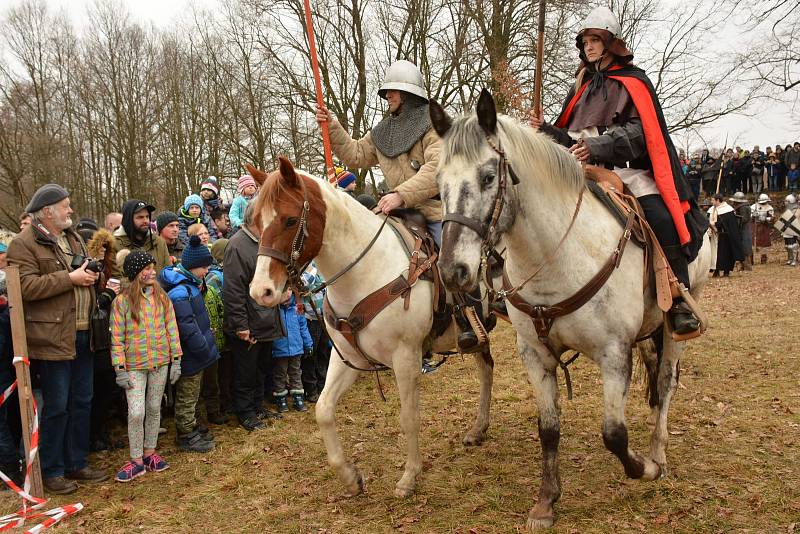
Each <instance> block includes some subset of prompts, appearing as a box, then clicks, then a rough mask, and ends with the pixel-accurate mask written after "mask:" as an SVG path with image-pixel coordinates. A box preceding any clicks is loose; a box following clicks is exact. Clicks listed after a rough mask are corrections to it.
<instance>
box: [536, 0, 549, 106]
mask: <svg viewBox="0 0 800 534" xmlns="http://www.w3.org/2000/svg"><path fill="white" fill-rule="evenodd" d="M545 5H546V2H545V0H539V36H538V38H537V40H536V72H535V74H534V76H535V78H534V80H533V84H534V85H533V111H534V113H536V114H537V115H541V114H542V76H543V74H544V13H545Z"/></svg>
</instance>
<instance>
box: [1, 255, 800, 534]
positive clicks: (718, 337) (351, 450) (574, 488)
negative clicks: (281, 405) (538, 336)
mask: <svg viewBox="0 0 800 534" xmlns="http://www.w3.org/2000/svg"><path fill="white" fill-rule="evenodd" d="M784 257H785V256H784V255H783V254H782V249H780V250H779V249H778V248H777V247H776V248H775V249H774V252H773V253H772V254H771V263H769V264H768V265H766V266H757V268H756V270H755V271H754V272H751V273H739V272H736V273H734V274H733V275H732V276H731V278H729V279H714V280H712V281H711V282H710V284H709V286H708V288H707V291H706V292H705V295H704V297H703V300H702V302H703V305H704V306H705V308H706V310H707V311H708V312H709V316H710V319H711V328H710V330H709V332H708V334H707V335H705V336H703V337H702V338H700V339H698V340H695V341H692V342H689V343H688V346H687V350H686V353H685V357H684V359H683V361H682V362H681V368H682V371H681V383H680V387H679V391H678V392H677V395H676V396H675V398H674V400H673V402H672V410H671V417H670V447H669V450H668V459H669V462H670V467H669V474H668V476H667V477H666V478H664V479H662V480H659V481H656V482H649V483H647V482H638V481H631V480H627V479H626V478H625V477H624V474H623V471H622V467H621V465H620V464H619V463H618V462H617V461H616V459H615V458H614V457H613V456H612V455H611V453H609V452H608V451H606V450H605V448H604V447H603V442H602V437H601V435H600V424H601V414H602V399H601V385H600V377H599V373H598V370H597V368H596V366H594V365H593V364H592V363H591V362H589V361H588V360H586V359H579V360H578V361H577V362H576V363H575V364H574V365H573V367H572V378H573V382H574V384H575V399H574V400H573V401H567V400H566V391H565V388H564V386H563V377H562V376H561V375H559V379H560V382H561V388H562V408H563V415H562V422H561V425H562V438H561V453H560V459H561V478H562V485H563V495H562V497H561V501H560V502H559V503H558V504H557V506H556V525H555V528H554V529H552V530H553V531H554V532H564V533H573V532H575V533H577V532H581V533H582V532H636V531H649V532H672V531H676V530H677V531H682V532H688V531H697V532H722V531H725V532H729V531H737V532H792V531H794V530H795V528H796V529H797V530H798V531H800V335H798V334H799V333H800V332H799V331H800V269H791V268H788V267H784V266H783V265H782V264H781V263H779V259H780V258H784ZM492 342H493V351H494V356H495V359H496V365H495V386H494V399H493V402H492V424H491V427H490V429H489V432H488V439H487V441H486V442H485V443H484V445H483V446H481V447H477V448H465V447H464V446H463V445H461V436H462V434H463V433H464V432H465V431H466V430H467V429H468V428H469V425H470V423H471V421H472V418H473V414H474V411H475V404H476V399H477V392H478V379H477V374H476V372H475V370H474V368H473V365H472V360H471V359H470V358H464V359H463V360H462V359H461V358H459V357H455V358H451V360H450V361H449V362H448V363H447V364H446V365H444V366H443V367H442V368H441V369H440V371H439V372H437V373H435V374H433V375H428V376H425V377H423V380H422V385H423V392H422V400H421V405H422V431H421V441H422V447H423V451H424V458H425V471H424V472H423V474H422V476H421V477H420V483H419V486H418V491H417V495H416V496H415V497H413V498H410V499H406V500H398V499H396V498H395V497H394V496H393V490H394V484H395V483H396V482H397V480H398V479H399V477H400V475H401V473H402V461H403V450H402V442H403V438H402V435H401V433H400V431H399V425H398V408H399V404H398V398H397V395H396V391H395V389H394V388H393V384H392V383H391V382H392V381H391V378H390V376H389V375H384V380H383V383H384V385H385V386H387V385H388V387H386V393H387V398H388V402H386V403H384V402H382V401H381V400H380V399H379V397H378V396H377V395H376V394H375V391H374V380H373V379H372V378H371V377H364V378H363V379H361V380H359V381H358V382H357V383H356V385H355V386H354V388H353V389H352V390H351V392H349V393H348V394H347V395H346V397H345V399H344V400H343V402H342V403H341V405H340V408H339V411H338V412H337V413H338V416H339V417H338V420H339V427H340V432H341V434H342V436H343V440H344V443H345V448H346V450H347V452H348V454H350V455H351V457H352V458H353V459H354V460H355V462H356V463H357V465H358V466H359V467H360V469H361V470H362V473H363V474H364V476H365V478H366V484H367V486H366V487H367V491H366V494H365V495H362V496H359V497H355V498H351V499H348V498H344V497H343V489H342V487H341V486H340V485H339V483H338V480H337V479H336V478H335V477H334V475H333V472H332V471H331V470H330V469H329V468H328V465H327V461H326V459H325V453H324V448H323V445H322V441H321V438H320V435H319V432H318V431H317V427H316V424H315V422H314V417H313V414H312V412H309V413H305V414H298V413H290V414H289V415H288V416H286V417H285V418H284V419H283V421H281V422H279V423H278V424H276V425H274V426H273V427H272V428H270V429H267V430H265V431H261V432H258V433H254V434H248V433H247V432H245V431H244V430H241V429H239V428H236V427H234V426H228V427H214V428H213V430H214V432H215V433H216V434H217V438H218V439H217V444H218V445H217V448H216V450H215V451H214V452H213V453H211V454H208V455H207V456H198V455H191V454H186V453H180V452H178V451H177V450H176V447H175V446H174V430H173V427H172V426H171V420H167V421H166V422H165V423H164V426H166V427H168V428H170V432H169V434H168V435H167V436H166V437H163V438H162V452H163V454H164V456H165V457H166V458H167V459H168V460H169V461H170V463H171V465H172V467H171V469H170V470H168V471H166V472H164V473H159V474H148V475H146V476H144V477H142V478H140V479H138V480H136V481H134V482H133V483H130V484H126V485H123V484H118V483H114V482H108V483H105V484H102V485H96V486H90V485H87V486H83V487H82V488H81V490H80V491H79V492H78V493H77V494H75V495H72V496H68V497H65V498H54V499H52V500H51V501H50V504H51V505H53V506H55V505H56V504H64V503H72V502H76V501H80V502H82V503H83V504H84V505H86V509H85V510H84V511H82V512H80V513H79V514H78V515H77V516H74V517H72V518H69V519H67V520H66V521H65V522H64V524H63V525H62V526H60V527H59V528H58V529H57V530H59V531H63V532H86V533H89V532H123V531H135V532H203V533H205V532H285V533H295V532H297V533H350V532H357V533H380V532H407V533H411V532H419V533H429V532H431V533H433V532H458V533H464V534H467V533H470V534H473V533H489V532H497V533H505V532H516V531H520V530H522V529H523V526H524V523H525V518H526V517H527V513H528V510H529V508H530V507H531V506H532V505H533V502H534V498H535V495H536V491H537V489H538V484H539V475H540V471H541V470H540V465H539V462H540V449H539V443H538V437H537V432H536V408H535V403H534V401H533V393H532V390H531V388H530V386H529V385H528V383H527V380H526V374H525V372H524V370H523V368H522V365H521V363H520V362H519V360H518V359H517V357H516V355H515V350H514V335H513V330H512V329H511V328H510V327H509V326H508V325H505V324H504V325H501V326H500V328H499V329H498V330H497V331H496V332H495V333H494V334H493V336H492ZM640 377H641V376H640V375H639V378H640ZM627 415H628V422H629V430H630V436H631V441H632V447H633V448H634V449H636V450H637V451H640V452H642V453H646V452H647V451H648V450H649V447H648V440H649V429H648V427H647V426H646V423H645V421H646V418H647V415H648V409H647V406H646V402H645V399H644V396H643V388H642V385H641V380H640V379H636V380H635V384H634V385H633V387H632V392H631V395H630V400H629V403H628V410H627ZM126 453H127V451H124V450H123V451H115V452H113V453H109V454H104V455H97V456H96V457H95V461H96V462H97V463H99V464H100V465H102V466H104V467H106V468H108V469H109V470H115V469H117V468H119V466H120V465H121V464H122V463H123V461H124V460H125V456H126ZM16 506H17V503H16V501H15V499H13V498H12V496H11V495H9V493H8V492H6V493H4V494H2V496H0V512H1V513H6V512H7V511H12V510H13V509H15V508H16Z"/></svg>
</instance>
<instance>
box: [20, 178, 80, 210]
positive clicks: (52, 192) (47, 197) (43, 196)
mask: <svg viewBox="0 0 800 534" xmlns="http://www.w3.org/2000/svg"><path fill="white" fill-rule="evenodd" d="M68 196H69V192H68V191H67V190H66V189H64V188H63V187H61V186H60V185H58V184H45V185H43V186H42V187H40V188H39V189H37V190H36V192H35V193H34V194H33V196H32V197H31V201H30V202H28V205H27V206H26V207H25V211H27V212H28V213H35V212H37V211H39V210H40V209H42V208H44V207H45V206H52V205H53V204H56V203H57V202H61V201H62V200H64V199H65V198H67V197H68Z"/></svg>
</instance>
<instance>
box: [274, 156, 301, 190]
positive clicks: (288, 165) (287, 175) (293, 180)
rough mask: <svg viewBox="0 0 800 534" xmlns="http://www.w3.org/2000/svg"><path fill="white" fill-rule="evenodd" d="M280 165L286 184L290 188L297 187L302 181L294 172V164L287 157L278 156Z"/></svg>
mask: <svg viewBox="0 0 800 534" xmlns="http://www.w3.org/2000/svg"><path fill="white" fill-rule="evenodd" d="M278 163H279V171H280V173H281V178H283V181H284V182H286V184H287V185H289V186H290V187H297V186H298V185H299V183H300V182H299V180H300V179H299V178H298V176H297V173H296V172H294V165H292V162H291V161H289V158H287V157H285V156H278Z"/></svg>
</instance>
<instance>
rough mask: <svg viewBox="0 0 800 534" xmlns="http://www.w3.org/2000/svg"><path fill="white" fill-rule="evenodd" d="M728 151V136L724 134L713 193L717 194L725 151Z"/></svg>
mask: <svg viewBox="0 0 800 534" xmlns="http://www.w3.org/2000/svg"><path fill="white" fill-rule="evenodd" d="M727 151H728V136H727V135H726V136H725V147H724V148H723V149H722V154H720V156H719V174H718V175H717V191H716V192H715V193H714V194H715V195H719V183H720V182H721V181H722V171H723V169H724V168H725V153H726V152H727Z"/></svg>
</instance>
